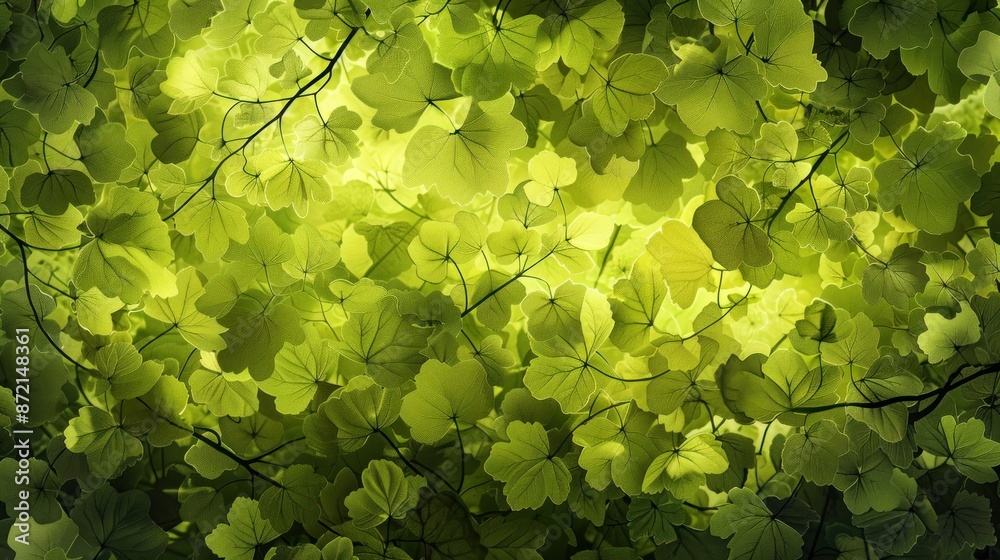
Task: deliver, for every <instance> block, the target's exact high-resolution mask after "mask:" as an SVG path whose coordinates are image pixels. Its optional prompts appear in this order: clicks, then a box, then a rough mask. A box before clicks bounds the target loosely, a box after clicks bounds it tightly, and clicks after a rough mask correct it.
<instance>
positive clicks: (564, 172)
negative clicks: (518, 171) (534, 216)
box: [524, 151, 576, 227]
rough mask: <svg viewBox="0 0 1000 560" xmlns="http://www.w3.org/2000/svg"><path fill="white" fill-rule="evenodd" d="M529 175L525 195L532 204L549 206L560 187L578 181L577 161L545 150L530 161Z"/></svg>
mask: <svg viewBox="0 0 1000 560" xmlns="http://www.w3.org/2000/svg"><path fill="white" fill-rule="evenodd" d="M528 177H530V179H531V180H530V181H528V182H527V183H525V185H524V195H525V196H527V197H528V200H529V201H531V203H532V204H537V205H538V206H548V205H550V204H552V200H553V199H554V198H555V194H556V192H558V191H559V189H561V188H565V187H568V186H569V185H572V184H573V183H575V182H576V161H575V160H573V158H565V157H559V154H557V153H555V152H550V151H544V152H541V153H539V154H537V155H535V156H533V157H532V158H531V160H529V161H528ZM525 227H527V224H525Z"/></svg>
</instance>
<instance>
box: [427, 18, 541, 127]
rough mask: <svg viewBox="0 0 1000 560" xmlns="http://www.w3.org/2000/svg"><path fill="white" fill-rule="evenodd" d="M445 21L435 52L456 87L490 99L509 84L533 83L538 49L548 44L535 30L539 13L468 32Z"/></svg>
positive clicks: (475, 97)
mask: <svg viewBox="0 0 1000 560" xmlns="http://www.w3.org/2000/svg"><path fill="white" fill-rule="evenodd" d="M445 21H446V22H448V23H447V24H445V25H443V26H442V28H441V32H440V35H439V39H438V40H439V44H438V50H437V56H438V59H439V60H440V61H441V63H442V64H444V65H445V66H448V67H449V68H453V69H454V72H453V74H452V77H451V79H452V82H453V83H454V84H455V88H456V89H458V91H460V92H462V93H463V94H464V95H467V96H470V97H472V98H474V99H477V100H483V101H489V100H494V99H498V98H500V97H503V96H504V94H506V93H507V92H508V91H509V90H510V88H511V87H512V86H513V87H514V88H517V89H519V90H525V89H528V87H530V86H531V85H532V83H533V82H534V80H535V63H536V61H537V60H538V52H544V51H546V50H548V47H549V42H548V38H547V37H545V36H539V33H538V27H539V25H540V24H541V22H542V20H541V18H540V17H538V16H536V15H526V16H522V17H519V18H505V20H504V21H502V22H499V23H497V24H496V25H490V24H487V23H486V22H481V24H480V25H477V26H476V27H475V28H474V30H473V31H472V33H471V34H467V33H461V32H459V31H458V30H457V29H456V28H455V27H454V22H453V21H452V20H451V19H450V18H446V19H445ZM542 37H544V38H545V40H544V41H543V40H541V38H542ZM506 113H507V114H509V110H508V111H506ZM523 144H524V143H523V142H522V143H521V145H523Z"/></svg>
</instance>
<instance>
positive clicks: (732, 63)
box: [656, 44, 767, 135]
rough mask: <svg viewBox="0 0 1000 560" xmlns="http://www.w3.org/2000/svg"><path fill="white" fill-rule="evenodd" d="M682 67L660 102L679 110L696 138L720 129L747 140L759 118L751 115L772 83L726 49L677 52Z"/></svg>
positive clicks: (670, 78)
mask: <svg viewBox="0 0 1000 560" xmlns="http://www.w3.org/2000/svg"><path fill="white" fill-rule="evenodd" d="M678 54H679V55H680V57H681V59H682V62H681V63H680V64H678V65H677V66H676V67H674V69H673V71H672V72H671V74H670V76H668V77H667V79H666V80H664V81H663V83H662V84H661V85H660V89H659V90H658V91H657V92H656V96H657V97H658V98H659V99H660V101H663V102H664V103H667V104H668V105H677V113H678V115H680V117H681V120H682V121H684V124H686V125H687V126H688V127H689V128H690V129H691V130H692V131H693V132H694V133H695V134H699V135H705V134H707V133H708V132H709V131H711V130H712V129H715V128H724V129H726V130H732V131H735V132H739V133H740V134H746V133H748V132H750V129H752V128H753V124H754V122H755V121H756V119H757V115H756V114H755V113H754V112H753V111H748V110H746V108H747V107H752V106H754V103H755V102H757V101H758V100H760V99H763V98H764V96H765V95H766V93H767V83H766V82H765V81H764V77H763V76H761V74H760V71H759V70H758V69H757V64H756V63H755V62H754V60H753V59H752V58H750V57H747V56H743V55H741V54H739V53H738V52H736V49H732V52H731V50H730V48H728V46H727V45H726V44H723V45H722V46H720V47H718V48H717V49H716V50H715V52H709V51H708V50H707V49H705V47H702V46H700V45H685V46H684V47H682V48H681V49H680V51H678Z"/></svg>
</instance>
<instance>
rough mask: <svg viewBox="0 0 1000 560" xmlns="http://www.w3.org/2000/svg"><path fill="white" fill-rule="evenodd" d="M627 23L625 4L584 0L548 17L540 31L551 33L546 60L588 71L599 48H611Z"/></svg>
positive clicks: (601, 49)
mask: <svg viewBox="0 0 1000 560" xmlns="http://www.w3.org/2000/svg"><path fill="white" fill-rule="evenodd" d="M624 25H625V14H624V13H623V12H622V6H621V5H620V4H619V3H617V2H613V1H610V0H582V1H581V2H573V3H570V4H567V5H566V6H565V7H563V8H562V10H561V12H560V13H558V14H550V15H547V16H546V17H545V19H544V20H543V21H542V23H541V25H540V26H539V29H538V33H539V35H543V34H544V35H546V36H548V38H549V40H550V41H551V43H552V46H551V48H550V49H549V50H548V51H547V52H546V53H544V54H543V56H542V59H543V60H545V61H549V60H553V61H554V60H555V58H556V57H558V58H559V59H561V60H562V62H563V63H564V64H566V66H569V67H570V68H572V69H573V70H575V71H576V72H577V73H578V74H581V75H583V74H586V73H587V71H588V70H589V68H590V61H591V58H593V56H594V54H595V52H598V53H599V52H603V51H607V50H611V49H612V48H613V47H614V46H615V43H617V41H618V37H619V35H620V34H621V32H622V28H623V27H624Z"/></svg>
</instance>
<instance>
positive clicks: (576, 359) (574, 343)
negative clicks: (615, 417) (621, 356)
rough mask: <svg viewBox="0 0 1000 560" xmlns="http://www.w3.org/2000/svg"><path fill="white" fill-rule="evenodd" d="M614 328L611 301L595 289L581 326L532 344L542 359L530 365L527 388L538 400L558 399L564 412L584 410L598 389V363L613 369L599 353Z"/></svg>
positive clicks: (587, 300) (585, 302) (588, 296)
mask: <svg viewBox="0 0 1000 560" xmlns="http://www.w3.org/2000/svg"><path fill="white" fill-rule="evenodd" d="M613 328H614V319H613V318H612V312H611V305H610V303H609V302H608V300H607V299H606V298H605V297H604V296H603V295H601V294H600V293H599V292H597V291H596V290H592V289H591V290H587V292H586V293H585V294H584V296H583V301H582V306H581V308H580V318H579V323H578V324H576V325H574V328H573V329H572V330H568V331H567V332H564V333H559V334H558V335H557V336H555V337H553V338H550V339H547V340H533V341H531V348H532V350H533V351H534V352H535V354H537V355H538V356H539V357H537V358H535V359H533V360H532V361H531V364H529V365H528V370H527V372H525V374H524V385H525V386H526V387H527V388H528V389H529V390H531V394H532V395H534V396H535V398H539V399H545V398H553V399H555V400H556V401H558V402H559V406H560V408H562V409H563V410H564V411H565V412H578V411H580V410H583V408H584V407H586V406H587V403H588V402H590V398H591V397H592V396H593V395H594V393H595V391H596V390H597V381H596V379H595V377H594V374H595V373H596V372H597V371H598V369H597V364H598V363H604V367H606V368H608V369H610V367H611V366H610V365H608V364H607V363H606V362H605V361H604V360H603V359H602V358H600V357H599V356H597V351H598V349H599V348H600V347H601V345H602V344H604V342H605V341H607V339H608V337H609V336H610V334H611V331H612V329H613ZM604 371H607V370H604Z"/></svg>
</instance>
